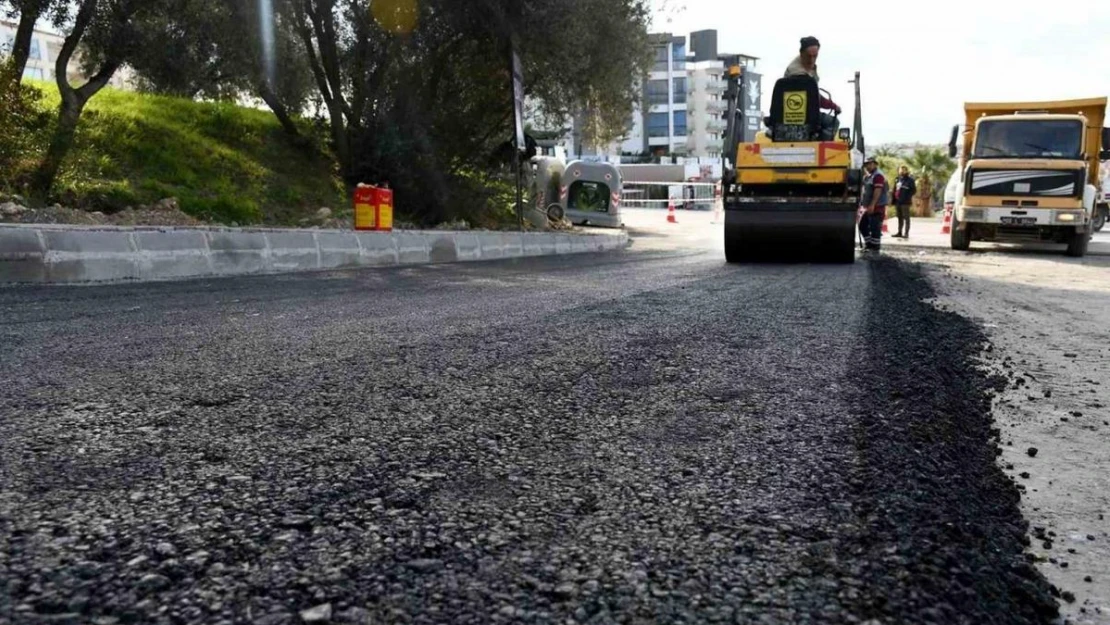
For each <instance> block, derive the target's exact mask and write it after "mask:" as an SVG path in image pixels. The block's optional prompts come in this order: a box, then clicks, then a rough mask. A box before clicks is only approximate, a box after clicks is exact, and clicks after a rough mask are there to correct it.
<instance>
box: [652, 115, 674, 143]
mask: <svg viewBox="0 0 1110 625" xmlns="http://www.w3.org/2000/svg"><path fill="white" fill-rule="evenodd" d="M667 122H668V115H667V114H666V113H648V120H647V135H648V136H649V137H669V136H670V134H671V129H670V125H669V124H668V123H667Z"/></svg>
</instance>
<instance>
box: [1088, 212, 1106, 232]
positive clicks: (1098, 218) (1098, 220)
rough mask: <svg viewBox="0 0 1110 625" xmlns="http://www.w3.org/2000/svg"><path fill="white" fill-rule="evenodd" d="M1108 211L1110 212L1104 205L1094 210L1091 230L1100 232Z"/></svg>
mask: <svg viewBox="0 0 1110 625" xmlns="http://www.w3.org/2000/svg"><path fill="white" fill-rule="evenodd" d="M1108 212H1110V208H1106V207H1105V206H1103V207H1101V208H1099V209H1098V210H1096V211H1095V217H1094V219H1092V220H1091V230H1093V231H1095V232H1102V227H1103V226H1105V225H1106V214H1107V213H1108Z"/></svg>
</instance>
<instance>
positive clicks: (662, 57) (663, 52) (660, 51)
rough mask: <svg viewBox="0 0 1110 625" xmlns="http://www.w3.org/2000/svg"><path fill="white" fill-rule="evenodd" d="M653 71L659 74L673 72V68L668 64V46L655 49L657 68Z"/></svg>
mask: <svg viewBox="0 0 1110 625" xmlns="http://www.w3.org/2000/svg"><path fill="white" fill-rule="evenodd" d="M652 69H654V70H655V71H657V72H669V71H670V70H671V67H670V65H669V63H668V58H667V48H666V46H659V47H656V48H655V67H654V68H652Z"/></svg>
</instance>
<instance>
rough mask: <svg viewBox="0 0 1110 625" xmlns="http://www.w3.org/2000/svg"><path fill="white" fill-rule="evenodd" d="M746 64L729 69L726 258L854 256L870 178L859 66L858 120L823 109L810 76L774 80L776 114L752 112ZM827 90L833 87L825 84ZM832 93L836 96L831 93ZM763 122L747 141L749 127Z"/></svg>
mask: <svg viewBox="0 0 1110 625" xmlns="http://www.w3.org/2000/svg"><path fill="white" fill-rule="evenodd" d="M742 80H743V68H741V67H740V66H739V65H738V64H736V65H732V66H730V67H729V70H728V91H727V95H726V98H727V104H728V114H727V120H726V121H727V127H726V135H725V150H724V164H723V172H724V173H723V177H722V188H723V195H724V208H725V259H726V260H727V261H728V262H729V263H740V262H807V261H809V262H832V263H852V262H855V250H856V211H857V209H858V207H859V200H860V188H861V186H862V180H863V171H862V167H863V155H864V145H863V135H862V115H861V109H860V90H859V72H856V75H855V80H854V81H852V82H853V83H854V84H855V96H856V105H855V119H854V120H853V128H851V129H848V128H839V120H838V113H836V114H830V113H822V112H821V103H822V99H823V98H822V96H821V94H822V90H821V89H819V87H818V85H817V81H816V80H814V79H813V78H811V77H810V76H807V75H803V76H789V77H786V78H781V79H779V80H778V81H777V82H776V83H775V88H774V93H773V94H772V98H773V99H772V102H771V107H770V115H768V116H767V117H764V118H763V119H762V120H751V119H746V118H745V114H744V112H743V111H742V110H741V108H742V107H741V106H740V105H739V99H740V94H741V85H740V83H741V81H742ZM825 93H826V94H827V92H825ZM827 101H831V98H828V99H827ZM760 121H762V123H763V128H762V130H760V131H759V132H757V133H755V135H754V140H751V141H744V140H743V139H744V137H743V133H744V129H745V128H749V127H751V128H758V127H759V122H760Z"/></svg>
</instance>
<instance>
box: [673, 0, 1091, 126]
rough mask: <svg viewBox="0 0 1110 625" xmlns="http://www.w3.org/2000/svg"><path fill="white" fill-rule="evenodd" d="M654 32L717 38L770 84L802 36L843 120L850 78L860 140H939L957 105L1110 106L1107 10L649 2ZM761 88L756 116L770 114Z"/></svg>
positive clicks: (1030, 4) (956, 116)
mask: <svg viewBox="0 0 1110 625" xmlns="http://www.w3.org/2000/svg"><path fill="white" fill-rule="evenodd" d="M653 1H654V3H655V10H654V14H653V28H652V31H653V32H671V33H673V34H675V35H684V36H688V35H689V33H690V32H691V31H695V30H705V29H712V28H716V29H717V31H718V43H717V45H718V49H719V50H720V51H721V52H731V53H742V54H749V55H752V56H756V57H759V58H760V60H759V62H758V65H757V67H756V70H757V71H758V72H760V73H761V74H763V75H765V76H769V77H771V76H773V77H774V78H775V79H777V78H779V77H781V76H782V73H783V72H784V71H785V69H786V66H787V64H788V63H789V62H790V61H791V60H792V59H793V58H794V56H796V55H797V53H798V42H799V40H800V39H801V38H802V37H804V36H807V35H812V36H814V37H817V38H818V39H819V40H820V41H821V54H820V56H819V57H818V60H817V69H818V73H819V75H820V77H821V87H822V88H823V89H826V90H828V91H829V92H830V93H831V94H832V96H833V99H834V100H835V101H836V102H837V104H839V105H840V106H841V107H842V108H843V109H844V111H845V113H846V114H847V115H848V116H847V117H846V118H843V119H845V120H846V121H847V122H848V123H851V111H852V110H853V107H854V106H855V102H854V100H855V98H854V94H853V90H852V85H850V84H848V82H847V81H848V80H850V79H851V78H852V75H853V74H854V72H856V71H859V72H860V85H861V90H862V96H861V100H862V103H863V130H864V136H865V137H866V138H867V142H868V144H870V145H877V144H881V143H887V142H899V143H902V142H905V143H913V142H922V143H931V144H941V143H947V142H948V136H949V134H950V133H951V129H952V126H953V125H954V124H957V123H960V122H961V121H962V119H963V103H964V102H968V101H971V102H975V101H1030V100H1032V101H1035V100H1055V99H1068V98H1087V97H1101V96H1110V0H1056V1H1055V2H1044V1H1043V0H1038V1H1036V2H1034V1H1032V0H963V1H962V2H959V3H957V2H955V0H933V1H932V2H914V3H901V2H861V3H844V2H829V1H828V0H792V1H791V2H782V3H779V4H778V5H779V6H781V7H784V8H786V10H787V11H788V14H784V15H781V16H778V17H776V16H775V14H774V9H773V8H771V7H773V6H775V3H770V4H762V3H759V2H739V1H737V0H653ZM769 95H770V86H769V85H768V88H767V90H766V93H765V95H764V100H763V108H764V110H766V109H767V108H768V107H769Z"/></svg>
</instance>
